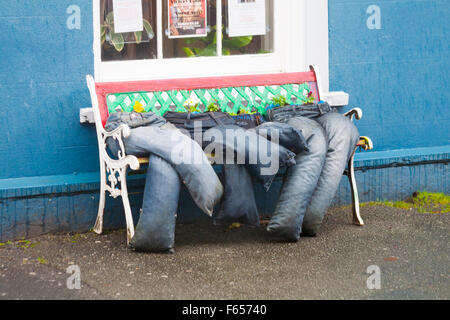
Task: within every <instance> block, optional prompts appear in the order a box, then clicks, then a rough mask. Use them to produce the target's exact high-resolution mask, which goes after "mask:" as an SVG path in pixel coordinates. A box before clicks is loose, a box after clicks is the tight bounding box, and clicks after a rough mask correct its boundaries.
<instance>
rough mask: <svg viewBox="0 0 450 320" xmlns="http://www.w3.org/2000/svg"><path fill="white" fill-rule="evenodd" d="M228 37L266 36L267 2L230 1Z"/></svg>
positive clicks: (262, 0)
mask: <svg viewBox="0 0 450 320" xmlns="http://www.w3.org/2000/svg"><path fill="white" fill-rule="evenodd" d="M228 21H229V25H228V29H229V31H228V36H229V37H241V36H258V35H265V34H266V0H228Z"/></svg>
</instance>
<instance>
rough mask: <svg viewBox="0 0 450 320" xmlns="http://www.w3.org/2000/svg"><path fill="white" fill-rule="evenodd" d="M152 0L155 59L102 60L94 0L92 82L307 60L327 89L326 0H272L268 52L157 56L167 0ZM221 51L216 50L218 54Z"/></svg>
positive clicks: (268, 67) (290, 67) (287, 66)
mask: <svg viewBox="0 0 450 320" xmlns="http://www.w3.org/2000/svg"><path fill="white" fill-rule="evenodd" d="M154 1H156V3H157V16H158V21H157V31H156V32H157V35H158V37H157V39H158V40H157V41H158V45H157V47H158V58H157V59H148V60H131V61H101V43H100V0H94V1H93V15H94V23H93V28H94V30H93V32H94V48H93V51H94V69H95V79H96V81H99V82H115V81H135V80H157V79H174V78H195V77H208V76H223V75H242V74H264V73H278V72H297V71H306V70H308V66H309V65H311V64H315V65H318V66H319V67H320V71H321V76H322V79H323V80H322V81H323V86H324V90H325V91H328V87H329V85H328V83H329V76H328V75H329V71H328V69H329V61H328V60H329V55H328V0H274V19H273V20H274V26H272V27H273V29H274V43H273V49H274V52H273V53H268V54H249V55H236V56H215V57H196V58H168V59H163V58H162V39H163V36H164V35H163V28H162V1H167V0H154ZM221 1H227V0H217V2H218V5H217V10H218V12H217V13H218V16H221V10H222V7H221V5H219V3H220V2H221ZM280 17H281V19H280ZM220 28H221V24H219V25H218V29H219V30H218V32H217V34H218V37H219V35H220V34H221V31H222V30H220ZM289 30H297V31H296V32H289ZM219 49H220V47H219ZM221 51H222V50H218V52H219V53H220V52H221Z"/></svg>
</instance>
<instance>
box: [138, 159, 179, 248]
mask: <svg viewBox="0 0 450 320" xmlns="http://www.w3.org/2000/svg"><path fill="white" fill-rule="evenodd" d="M149 160H150V163H149V166H148V170H147V178H146V180H145V189H144V199H143V202H142V213H141V216H140V217H139V221H138V224H137V226H136V232H135V234H134V237H133V238H132V239H131V242H130V246H131V247H132V248H134V249H135V250H138V251H149V252H158V251H168V250H172V249H173V247H174V243H175V222H176V211H177V207H178V199H179V196H180V187H181V182H180V178H179V177H178V174H177V171H176V170H175V169H174V168H173V167H172V166H171V165H170V164H169V163H168V162H167V161H165V160H163V159H161V158H160V157H158V156H155V155H152V154H151V155H150V158H149Z"/></svg>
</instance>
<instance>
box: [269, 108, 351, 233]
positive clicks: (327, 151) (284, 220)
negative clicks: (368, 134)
mask: <svg viewBox="0 0 450 320" xmlns="http://www.w3.org/2000/svg"><path fill="white" fill-rule="evenodd" d="M284 121H286V123H288V124H290V125H291V126H293V127H295V128H297V129H299V130H302V133H303V135H304V137H305V138H306V140H307V142H308V147H309V150H308V151H303V152H301V153H299V154H298V155H297V157H296V159H295V160H296V163H297V164H296V165H295V166H293V167H290V168H289V169H288V170H287V172H286V175H285V177H284V182H283V186H282V190H281V194H280V198H279V200H278V203H277V206H276V209H275V212H274V215H273V216H272V219H271V221H270V223H269V225H268V227H267V230H268V231H269V232H271V233H273V234H275V235H277V236H279V237H280V238H282V239H283V240H287V241H297V240H298V239H299V238H300V234H301V233H303V234H304V235H309V236H313V235H315V234H316V233H317V231H318V229H319V227H320V225H321V223H322V220H323V217H324V216H325V213H326V211H327V210H328V208H329V206H330V205H331V202H332V200H333V198H334V196H335V194H336V191H337V188H338V186H339V182H340V180H341V177H342V174H343V172H344V170H345V167H346V165H347V163H348V160H349V158H350V156H351V154H352V152H353V150H354V148H355V146H356V143H357V142H358V139H359V133H358V130H357V129H356V127H355V125H354V124H353V123H352V122H351V121H350V119H348V118H347V117H345V116H343V115H341V114H339V113H336V112H329V113H326V114H324V115H322V116H319V117H318V118H316V119H309V118H306V117H300V116H295V117H288V118H286V119H285V120H284Z"/></svg>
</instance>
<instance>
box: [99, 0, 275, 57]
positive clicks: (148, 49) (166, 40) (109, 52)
mask: <svg viewBox="0 0 450 320" xmlns="http://www.w3.org/2000/svg"><path fill="white" fill-rule="evenodd" d="M161 3H162V15H163V16H162V17H157V1H155V0H142V10H143V18H144V31H143V32H128V33H115V32H114V31H115V30H114V13H113V0H100V25H101V31H100V34H101V58H102V61H118V60H142V59H156V58H157V55H158V48H157V45H158V41H157V22H158V21H162V25H163V27H162V28H163V32H162V33H163V34H162V38H163V40H162V46H163V48H162V54H163V56H162V58H187V57H203V56H217V41H216V40H217V32H216V30H217V22H218V21H221V23H222V43H221V45H222V55H223V56H228V55H244V54H264V53H270V52H273V42H274V39H273V38H274V32H273V19H274V17H273V11H274V10H273V0H222V1H221V3H222V16H221V17H217V3H220V1H216V0H191V1H181V2H180V1H178V0H162V1H161ZM186 3H188V4H187V5H186ZM261 3H262V4H263V6H262V8H263V9H264V10H261V11H257V10H253V11H252V10H251V8H252V6H253V5H257V4H261ZM264 5H265V6H264ZM230 6H233V7H234V8H235V9H234V10H235V11H232V10H230ZM239 6H244V7H246V6H247V9H250V11H249V13H248V16H246V15H245V12H244V14H242V12H243V11H239V10H237V9H239ZM169 8H170V9H169ZM236 8H237V9H236ZM259 8H261V6H259ZM244 9H245V8H244ZM236 10H237V11H236ZM189 12H190V13H189ZM192 12H195V14H194V15H192ZM230 14H234V16H233V17H234V18H235V19H234V20H235V24H236V22H237V23H241V22H243V23H244V27H242V26H240V28H241V29H242V30H243V32H244V33H245V23H247V25H248V24H249V23H250V24H259V25H261V22H262V25H264V28H263V30H262V31H260V33H259V34H260V35H246V34H242V35H239V36H233V37H230V21H229V20H230V19H229V17H230V16H229V15H230ZM158 18H159V19H158ZM205 18H206V19H205ZM252 19H253V20H252ZM205 20H206V21H205ZM205 22H206V23H205ZM253 22H254V23H253ZM175 25H176V26H178V29H177V28H175V27H174V26H175ZM183 26H184V27H183ZM189 26H195V28H191V30H190V29H189V28H190V27H189ZM234 30H236V28H235V29H234ZM190 34H196V36H195V37H189V35H190ZM201 34H206V36H204V37H202V36H198V35H201Z"/></svg>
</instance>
